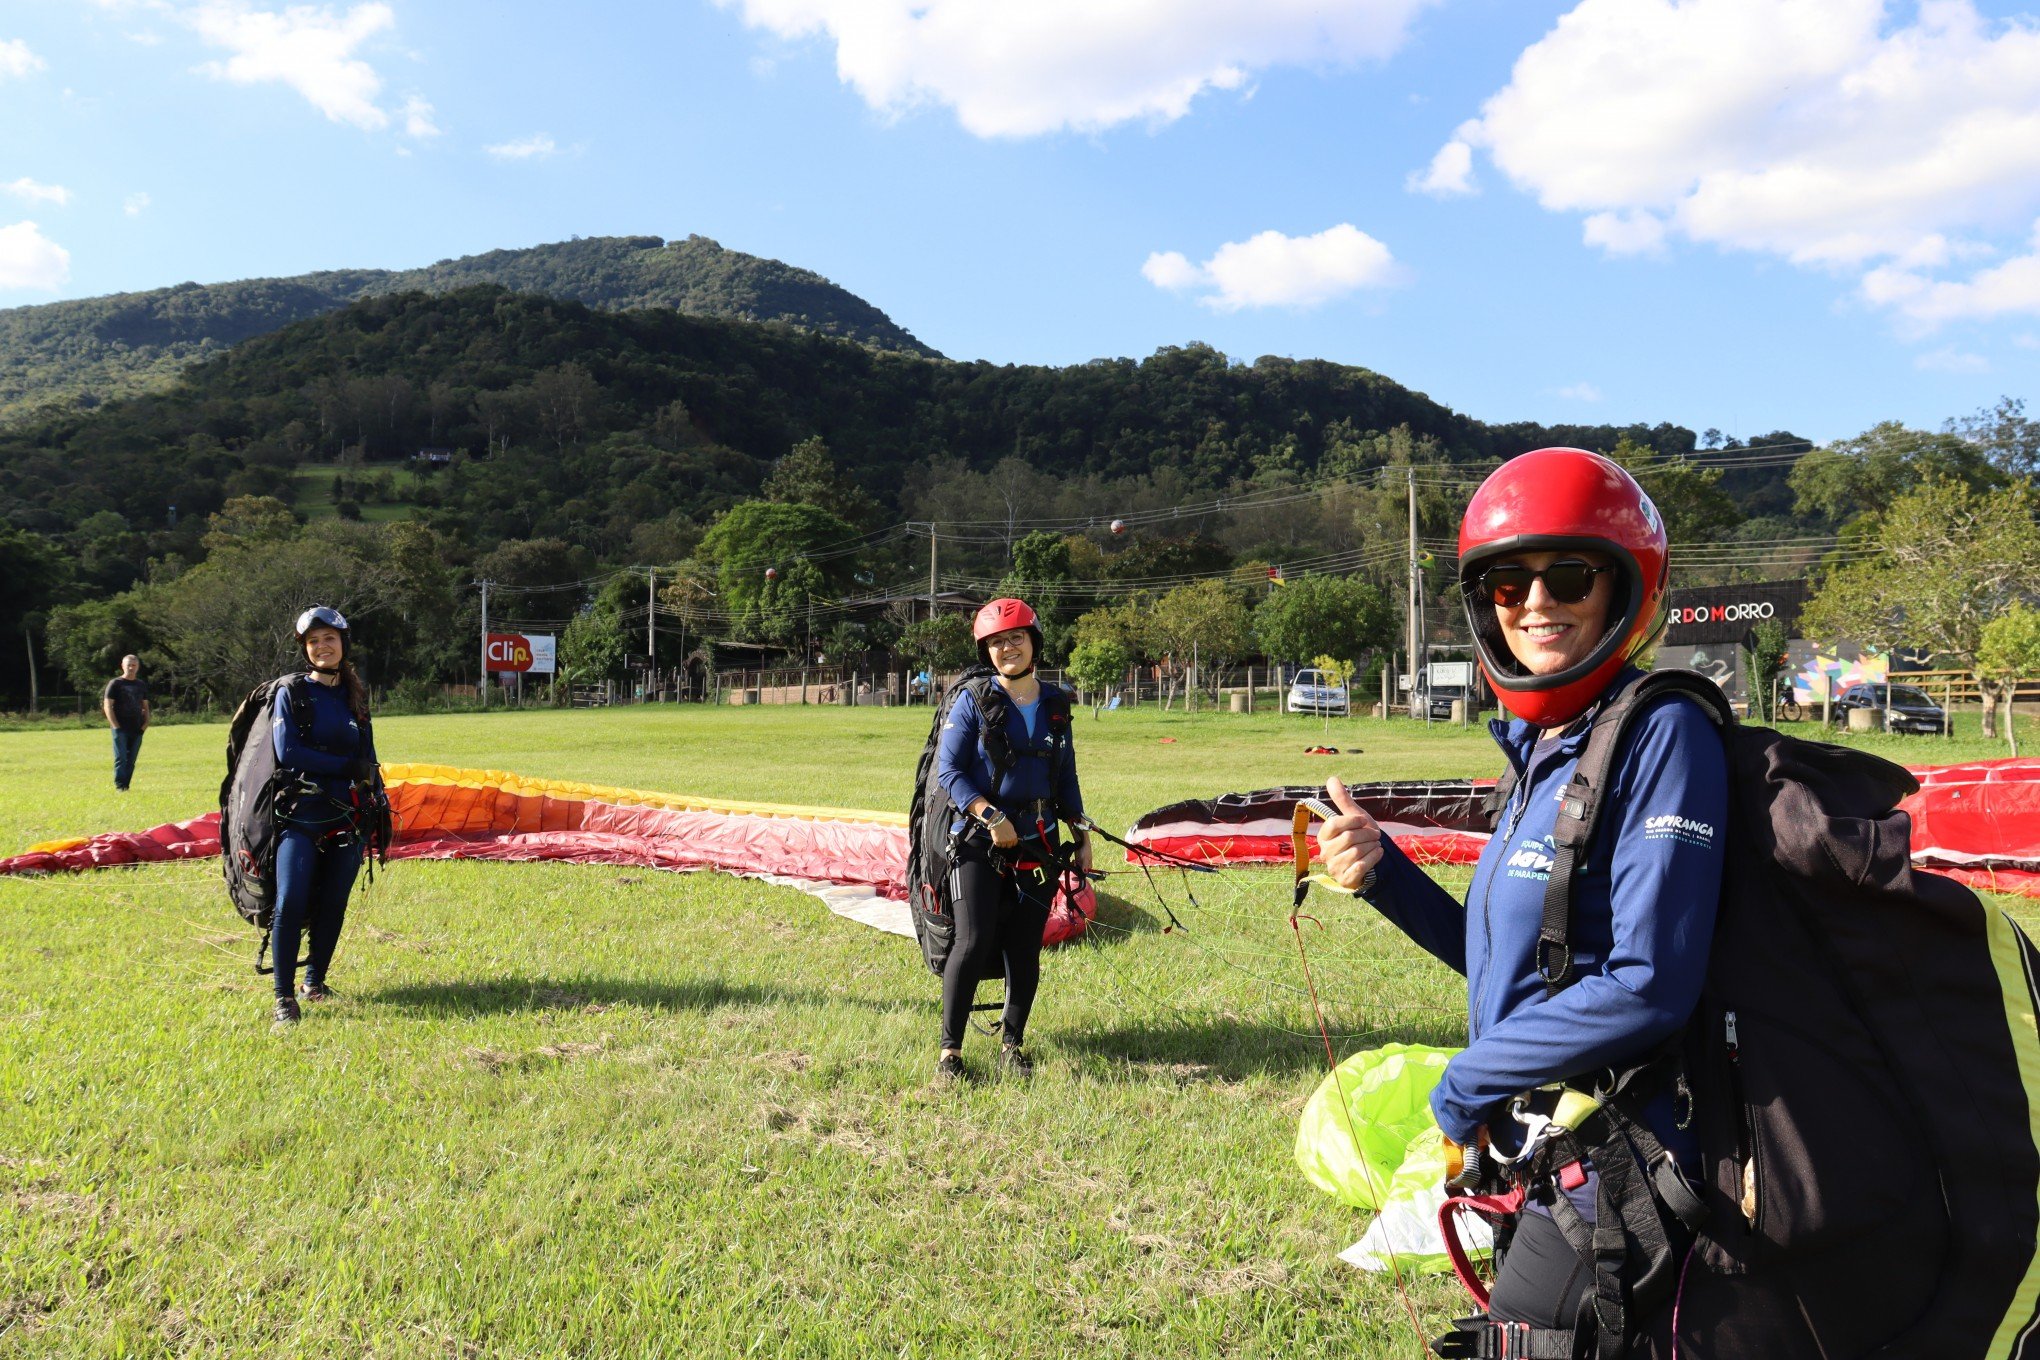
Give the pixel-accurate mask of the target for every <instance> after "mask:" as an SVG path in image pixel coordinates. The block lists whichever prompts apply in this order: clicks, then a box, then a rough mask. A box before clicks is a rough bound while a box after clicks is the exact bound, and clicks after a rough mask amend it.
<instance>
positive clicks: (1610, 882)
mask: <svg viewBox="0 0 2040 1360" xmlns="http://www.w3.org/2000/svg"><path fill="white" fill-rule="evenodd" d="M1628 678H1634V677H1633V675H1631V676H1629V677H1628ZM1490 726H1491V730H1492V731H1493V733H1494V736H1495V740H1496V741H1497V743H1499V744H1500V746H1501V748H1502V750H1503V752H1504V753H1505V754H1506V755H1507V756H1508V758H1509V761H1510V763H1511V764H1513V765H1514V766H1515V767H1516V773H1517V780H1518V782H1517V785H1516V789H1515V792H1514V794H1513V796H1512V797H1511V798H1510V800H1509V806H1508V807H1507V808H1506V809H1505V810H1504V812H1503V814H1502V820H1501V822H1500V824H1499V825H1498V826H1497V827H1496V828H1495V834H1494V835H1493V837H1492V838H1490V840H1489V841H1488V844H1487V847H1486V849H1484V850H1483V851H1482V852H1481V857H1480V863H1479V865H1478V867H1476V869H1475V870H1474V875H1473V884H1472V886H1471V888H1470V889H1469V890H1468V893H1467V899H1466V902H1465V903H1464V904H1462V903H1460V902H1457V901H1455V900H1454V899H1453V898H1452V896H1451V895H1450V894H1449V893H1447V892H1445V890H1444V889H1442V888H1440V887H1439V886H1438V885H1437V884H1436V883H1434V882H1433V881H1432V880H1431V878H1430V877H1429V876H1428V875H1427V874H1425V873H1424V872H1423V870H1421V869H1419V868H1418V867H1417V866H1416V865H1415V864H1413V863H1411V861H1410V860H1409V859H1408V858H1407V857H1406V856H1405V855H1403V853H1402V852H1401V851H1400V850H1398V849H1396V848H1395V847H1394V845H1393V843H1387V844H1386V848H1385V851H1384V854H1383V858H1382V861H1381V866H1380V869H1379V871H1378V872H1377V875H1376V886H1375V888H1374V889H1373V891H1372V896H1371V900H1372V901H1373V902H1374V904H1375V905H1376V906H1377V907H1378V908H1379V909H1380V910H1381V912H1382V914H1383V915H1385V916H1387V917H1388V918H1389V919H1390V920H1392V921H1393V922H1395V924H1396V925H1398V926H1400V927H1401V928H1402V929H1403V931H1404V932H1405V933H1407V934H1408V935H1409V936H1410V938H1411V939H1413V940H1415V941H1416V942H1417V943H1418V944H1419V945H1421V946H1422V947H1423V948H1424V949H1426V950H1428V951H1429V952H1430V953H1432V954H1433V955H1435V956H1436V957H1437V958H1439V959H1440V960H1442V961H1443V962H1444V963H1446V964H1448V965H1450V966H1451V967H1453V968H1454V969H1457V970H1458V971H1459V972H1462V973H1464V974H1465V975H1466V983H1467V997H1468V1003H1467V1046H1466V1048H1465V1049H1464V1050H1463V1051H1462V1052H1461V1053H1459V1054H1458V1056H1456V1057H1455V1058H1453V1060H1452V1061H1451V1062H1450V1063H1449V1064H1447V1066H1446V1068H1445V1075H1444V1077H1443V1079H1442V1080H1441V1081H1440V1082H1439V1083H1438V1086H1437V1087H1436V1089H1435V1090H1434V1091H1433V1092H1432V1095H1431V1108H1432V1110H1433V1112H1434V1113H1435V1114H1436V1115H1437V1117H1438V1126H1439V1127H1440V1128H1441V1129H1443V1130H1444V1131H1445V1132H1446V1133H1447V1134H1449V1135H1451V1136H1452V1137H1453V1138H1455V1139H1457V1140H1458V1141H1460V1142H1462V1143H1470V1142H1472V1141H1473V1138H1474V1136H1475V1133H1476V1132H1477V1130H1478V1129H1479V1127H1480V1126H1481V1125H1482V1124H1485V1123H1488V1122H1489V1121H1491V1120H1493V1119H1494V1118H1495V1117H1496V1115H1497V1114H1498V1113H1499V1112H1500V1107H1501V1106H1502V1105H1503V1102H1505V1101H1507V1099H1508V1098H1509V1097H1511V1096H1513V1095H1517V1094H1520V1093H1522V1092H1524V1091H1527V1090H1529V1089H1531V1088H1532V1087H1535V1086H1541V1085H1544V1084H1547V1083H1550V1082H1554V1081H1558V1080H1561V1079H1563V1078H1566V1077H1572V1076H1579V1075H1582V1074H1586V1073H1591V1072H1594V1071H1596V1070H1598V1069H1600V1068H1603V1067H1607V1066H1609V1065H1611V1064H1612V1065H1617V1066H1621V1065H1626V1064H1629V1063H1632V1062H1635V1061H1637V1060H1639V1059H1641V1058H1643V1057H1644V1056H1646V1055H1647V1054H1648V1053H1649V1051H1650V1050H1651V1049H1652V1048H1654V1047H1655V1046H1656V1045H1657V1044H1659V1043H1660V1042H1662V1041H1663V1040H1665V1039H1667V1038H1670V1037H1671V1036H1672V1035H1673V1034H1675V1033H1676V1032H1677V1031H1678V1030H1679V1029H1680V1027H1681V1026H1683V1025H1684V1024H1685V1023H1686V1020H1687V1019H1688V1017H1690V1016H1691V1014H1692V1012H1693V1008H1694V1006H1695V1005H1696V1004H1697V1003H1698V1001H1699V999H1700V987H1701V983H1702V981H1703V979H1704V977H1705V974H1706V971H1707V957H1708V946H1709V942H1710V940H1711V938H1712V936H1713V933H1714V914H1715V907H1716V903H1717V900H1718V898H1719V896H1720V892H1721V874H1722V863H1723V859H1724V856H1725V853H1726V846H1725V840H1726V836H1727V825H1726V824H1727V820H1728V758H1727V754H1726V752H1725V751H1724V749H1723V746H1722V741H1721V734H1720V733H1719V731H1717V730H1716V728H1715V727H1714V725H1713V723H1712V722H1711V721H1710V720H1709V719H1708V718H1707V717H1706V716H1705V715H1704V714H1702V713H1701V712H1700V710H1699V708H1698V707H1697V706H1696V705H1694V704H1693V703H1692V702H1691V701H1688V700H1683V699H1680V698H1677V697H1676V696H1666V697H1664V698H1661V699H1657V700H1654V701H1652V702H1651V703H1650V704H1649V705H1648V706H1647V707H1646V708H1645V709H1644V711H1643V712H1642V713H1640V714H1638V715H1637V717H1636V719H1635V722H1634V725H1633V726H1632V727H1631V729H1630V732H1629V735H1628V737H1627V739H1626V741H1625V743H1624V749H1623V750H1622V751H1621V752H1619V753H1618V754H1617V756H1616V759H1615V765H1614V769H1613V771H1612V777H1611V779H1610V783H1609V796H1608V800H1607V802H1606V803H1604V805H1603V808H1602V811H1601V819H1600V824H1599V826H1598V827H1597V829H1596V831H1595V833H1594V841H1593V844H1592V846H1591V847H1590V848H1589V850H1588V853H1587V856H1586V860H1585V863H1584V864H1583V865H1582V867H1581V869H1580V870H1579V872H1578V874H1577V875H1576V877H1575V878H1574V886H1573V898H1572V918H1573V919H1572V936H1571V942H1572V948H1573V959H1574V964H1575V966H1576V967H1577V969H1578V972H1579V977H1578V980H1577V981H1576V982H1574V983H1573V984H1572V985H1571V986H1570V987H1567V988H1566V989H1565V990H1564V991H1561V992H1559V993H1558V994H1557V995H1556V996H1551V997H1547V996H1546V995H1545V993H1544V981H1543V978H1542V977H1541V976H1539V974H1538V971H1537V937H1538V930H1539V927H1540V926H1541V924H1542V922H1543V916H1544V888H1545V882H1546V880H1547V879H1548V878H1549V877H1550V870H1551V863H1552V840H1551V835H1552V831H1553V828H1554V826H1555V824H1556V821H1557V816H1558V803H1557V798H1558V793H1559V790H1560V789H1562V788H1563V787H1564V786H1565V784H1566V782H1567V780H1569V779H1570V778H1571V776H1572V773H1573V770H1574V768H1575V767H1576V766H1577V765H1578V763H1579V758H1580V755H1581V754H1582V752H1583V751H1584V750H1585V748H1586V741H1587V738H1586V733H1585V731H1584V730H1582V731H1580V732H1577V733H1575V734H1573V735H1570V736H1565V737H1558V738H1551V739H1545V740H1540V738H1539V733H1538V732H1537V730H1536V729H1535V728H1532V727H1531V726H1530V725H1529V724H1527V723H1524V722H1521V721H1517V722H1511V723H1508V724H1503V723H1499V722H1497V723H1493V724H1491V725H1490ZM1384 839H1386V838H1384ZM1671 1110H1672V1101H1671V1096H1670V1094H1669V1093H1667V1094H1665V1095H1662V1096H1660V1097H1659V1098H1658V1099H1657V1100H1656V1101H1654V1102H1652V1104H1651V1105H1650V1106H1649V1107H1648V1108H1647V1110H1646V1112H1645V1122H1646V1123H1647V1124H1648V1125H1649V1126H1650V1127H1651V1129H1652V1131H1653V1132H1654V1133H1656V1134H1657V1135H1658V1137H1659V1138H1660V1139H1661V1140H1663V1141H1664V1142H1665V1144H1666V1146H1667V1147H1669V1148H1671V1149H1672V1150H1673V1152H1675V1153H1677V1154H1679V1155H1680V1156H1681V1157H1682V1159H1684V1158H1685V1157H1686V1156H1688V1155H1689V1154H1690V1153H1691V1152H1692V1150H1693V1140H1692V1135H1691V1134H1690V1132H1684V1131H1680V1130H1678V1129H1677V1128H1676V1127H1675V1126H1674V1124H1675V1121H1674V1120H1673V1118H1672V1115H1671Z"/></svg>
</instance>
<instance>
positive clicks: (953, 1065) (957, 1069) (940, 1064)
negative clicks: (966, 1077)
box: [935, 1053, 963, 1086]
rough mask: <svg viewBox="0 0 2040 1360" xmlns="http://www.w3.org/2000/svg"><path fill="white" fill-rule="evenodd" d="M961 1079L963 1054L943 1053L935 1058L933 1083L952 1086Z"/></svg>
mask: <svg viewBox="0 0 2040 1360" xmlns="http://www.w3.org/2000/svg"><path fill="white" fill-rule="evenodd" d="M962 1080H963V1055H962V1054H961V1053H945V1054H943V1055H942V1056H941V1057H939V1058H937V1059H936V1060H935V1084H936V1085H937V1086H954V1085H956V1084H957V1083H958V1082H960V1081H962Z"/></svg>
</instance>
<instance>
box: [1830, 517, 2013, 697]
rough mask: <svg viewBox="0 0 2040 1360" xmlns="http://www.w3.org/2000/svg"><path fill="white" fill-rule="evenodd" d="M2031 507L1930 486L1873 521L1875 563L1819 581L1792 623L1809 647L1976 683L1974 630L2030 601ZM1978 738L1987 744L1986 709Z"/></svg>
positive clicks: (1978, 637) (1854, 565) (1977, 637)
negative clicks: (1861, 653) (1916, 657)
mask: <svg viewBox="0 0 2040 1360" xmlns="http://www.w3.org/2000/svg"><path fill="white" fill-rule="evenodd" d="M2036 511H2040V497H2036V495H2035V492H2034V490H2033V488H2032V487H2031V486H2029V485H2027V484H2026V483H2024V482H2020V483H2015V484H2014V485H2012V486H2008V487H2004V488H2001V489H1998V490H1994V491H1978V490H1975V489H1973V488H1972V487H1971V486H1969V485H1968V484H1967V483H1965V482H1959V481H1931V482H1927V483H1925V484H1923V485H1921V486H1920V487H1918V488H1917V489H1915V490H1912V491H1908V492H1906V493H1904V494H1902V495H1900V496H1899V497H1897V498H1896V499H1895V500H1893V501H1892V502H1891V503H1890V504H1889V506H1887V507H1886V508H1885V509H1884V510H1883V512H1882V513H1881V514H1880V515H1879V516H1878V519H1877V523H1876V526H1875V530H1874V533H1873V534H1872V535H1871V538H1870V540H1869V546H1870V547H1872V548H1874V550H1875V553H1876V555H1875V556H1872V557H1868V558H1866V559H1864V560H1861V561H1856V562H1851V563H1848V564H1847V565H1844V566H1841V567H1838V568H1837V569H1835V570H1834V571H1832V572H1830V573H1829V574H1828V577H1827V579H1826V581H1825V582H1823V583H1822V585H1821V587H1820V589H1819V591H1818V592H1816V593H1815V595H1814V596H1813V598H1812V599H1811V600H1809V601H1808V602H1807V605H1806V609H1805V611H1804V612H1803V613H1802V614H1801V615H1800V627H1801V628H1802V629H1803V630H1804V631H1805V632H1806V633H1807V635H1808V636H1810V637H1816V638H1820V639H1822V640H1823V641H1828V642H1839V641H1841V640H1842V639H1845V638H1847V639H1851V640H1853V641H1855V642H1858V643H1863V644H1867V645H1869V646H1872V647H1877V648H1880V649H1882V650H1885V651H1890V650H1893V649H1895V648H1898V647H1919V648H1924V649H1925V650H1927V651H1929V652H1931V653H1933V654H1934V655H1936V656H1939V657H1942V658H1945V659H1946V660H1948V661H1951V662H1953V663H1955V664H1957V665H1960V666H1965V667H1967V668H1969V669H1970V670H1971V672H1972V673H1974V674H1975V675H1976V677H1977V682H1978V684H1979V686H1981V685H1983V684H1984V683H1986V682H1985V679H1984V677H1983V675H1982V674H1981V672H1980V671H1978V670H1977V666H1978V657H1979V655H1980V649H1981V647H1982V645H1983V630H1984V628H1985V627H1986V626H1987V625H1988V624H1989V623H1990V621H1991V620H1992V619H1995V618H1996V617H1998V616H1999V615H2000V614H2002V613H2004V612H2005V610H2006V609H2007V608H2008V607H2009V606H2010V605H2011V603H2012V602H2013V601H2014V600H2018V599H2023V598H2031V597H2032V596H2033V595H2035V594H2036V593H2040V526H2036V525H2035V523H2034V516H2035V513H2036ZM1983 720H1984V735H1985V736H1990V735H1993V734H1994V733H1993V731H1992V725H1991V706H1990V705H1989V704H1986V705H1985V706H1984V711H1983Z"/></svg>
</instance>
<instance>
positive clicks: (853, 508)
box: [762, 435, 878, 525]
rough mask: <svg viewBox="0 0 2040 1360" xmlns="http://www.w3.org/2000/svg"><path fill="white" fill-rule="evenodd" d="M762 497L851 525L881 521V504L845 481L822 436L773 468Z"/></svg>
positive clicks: (795, 449)
mask: <svg viewBox="0 0 2040 1360" xmlns="http://www.w3.org/2000/svg"><path fill="white" fill-rule="evenodd" d="M762 494H763V495H764V497H765V499H766V500H768V501H772V502H774V503H776V504H779V505H813V506H818V507H819V508H821V509H823V510H827V511H828V512H829V513H830V514H832V515H834V516H836V517H837V518H838V519H840V520H843V521H844V522H845V523H848V524H853V525H856V524H870V523H872V522H874V521H875V520H876V519H877V518H878V502H876V501H874V500H872V498H871V497H870V496H868V495H866V494H865V493H864V491H863V489H862V488H860V487H857V486H853V485H852V484H850V483H849V482H847V481H845V480H843V477H842V474H840V473H839V472H837V471H836V460H835V458H834V457H833V456H832V455H831V454H830V453H829V446H828V445H827V444H825V443H823V442H822V440H821V437H820V436H819V435H815V436H810V437H809V438H807V439H803V440H801V441H800V443H798V444H795V445H794V446H793V449H792V451H791V452H789V453H788V454H787V455H786V456H785V457H784V458H782V459H780V460H779V461H778V462H777V463H774V464H773V465H772V472H771V475H769V476H768V477H766V478H765V485H764V487H763V488H762Z"/></svg>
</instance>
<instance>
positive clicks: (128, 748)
mask: <svg viewBox="0 0 2040 1360" xmlns="http://www.w3.org/2000/svg"><path fill="white" fill-rule="evenodd" d="M99 707H100V710H101V711H102V712H104V713H105V714H106V721H107V725H108V726H110V727H112V728H113V786H114V787H115V788H117V789H119V790H120V791H121V792H122V793H126V792H127V787H128V781H129V780H131V779H133V778H134V777H135V757H136V756H137V755H139V754H140V753H141V749H142V733H143V732H144V731H146V730H147V729H148V726H149V686H148V684H147V682H145V681H144V680H143V679H142V659H141V658H140V657H138V656H134V655H132V654H130V655H128V656H124V657H122V658H121V659H120V674H119V675H116V676H114V677H113V679H111V680H109V681H107V682H106V691H105V693H103V694H101V695H100V696H99Z"/></svg>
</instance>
